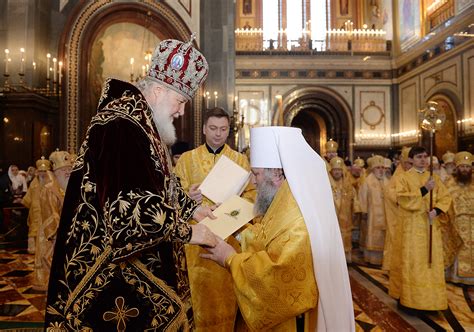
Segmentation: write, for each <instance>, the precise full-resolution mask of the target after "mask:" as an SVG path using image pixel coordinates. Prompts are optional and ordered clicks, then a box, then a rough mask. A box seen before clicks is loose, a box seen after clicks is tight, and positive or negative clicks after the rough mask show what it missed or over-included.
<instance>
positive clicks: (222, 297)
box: [174, 144, 256, 332]
mask: <svg viewBox="0 0 474 332" xmlns="http://www.w3.org/2000/svg"><path fill="white" fill-rule="evenodd" d="M222 155H225V156H226V157H228V158H229V159H231V160H232V161H234V162H235V163H237V164H238V165H240V166H241V167H243V168H244V169H246V170H250V166H249V162H248V160H247V157H246V156H244V155H243V154H241V153H238V152H237V151H234V150H232V149H231V148H230V147H229V146H228V145H224V148H223V149H222V151H221V152H220V153H219V154H217V155H215V154H212V153H210V152H209V151H208V150H207V147H206V145H205V144H203V145H201V146H199V147H198V148H196V149H194V150H191V151H188V152H185V153H184V154H183V155H182V156H181V157H180V158H179V160H178V162H177V164H176V167H175V169H174V172H175V173H176V175H177V176H178V177H179V178H180V180H181V185H182V187H183V189H184V190H185V191H186V192H187V191H188V190H189V187H190V186H191V185H192V184H196V183H202V181H203V180H204V179H205V178H206V176H207V174H209V172H210V171H211V169H212V168H213V167H214V165H215V164H216V162H217V161H218V160H219V158H220V157H221V156H222ZM255 194H256V190H255V187H254V186H253V185H252V184H249V185H248V186H247V188H246V189H245V190H244V192H243V193H242V197H244V198H247V199H248V200H250V201H252V202H253V201H254V200H255ZM212 204H213V203H212V202H211V201H210V200H209V199H207V198H206V197H203V205H212ZM231 239H232V237H231ZM229 241H232V240H229ZM229 243H230V242H229ZM231 244H232V243H231ZM234 248H236V249H238V248H239V245H238V243H234ZM185 251H186V261H187V267H188V276H189V283H190V288H191V299H192V303H193V312H194V324H195V330H196V331H206V332H208V331H209V332H211V331H216V332H220V331H232V329H233V326H234V322H235V317H236V313H237V301H236V298H235V295H234V292H233V289H232V277H231V275H230V273H229V272H228V271H227V270H226V269H224V268H223V267H221V266H219V265H218V264H216V263H214V262H213V261H210V260H207V259H203V258H201V257H199V254H201V253H204V252H205V250H204V249H202V248H201V247H199V246H195V245H189V244H188V245H186V246H185Z"/></svg>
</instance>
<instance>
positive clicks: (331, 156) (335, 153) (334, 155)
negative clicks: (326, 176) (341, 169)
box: [326, 152, 337, 160]
mask: <svg viewBox="0 0 474 332" xmlns="http://www.w3.org/2000/svg"><path fill="white" fill-rule="evenodd" d="M334 157H337V152H326V158H327V159H328V160H331V159H332V158H334Z"/></svg>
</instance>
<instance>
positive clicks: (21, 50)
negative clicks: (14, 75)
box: [20, 47, 25, 74]
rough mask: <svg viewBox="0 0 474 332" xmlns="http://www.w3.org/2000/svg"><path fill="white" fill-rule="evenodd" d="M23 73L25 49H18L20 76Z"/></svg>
mask: <svg viewBox="0 0 474 332" xmlns="http://www.w3.org/2000/svg"><path fill="white" fill-rule="evenodd" d="M24 72H25V49H24V48H23V47H22V48H20V74H23V73H24Z"/></svg>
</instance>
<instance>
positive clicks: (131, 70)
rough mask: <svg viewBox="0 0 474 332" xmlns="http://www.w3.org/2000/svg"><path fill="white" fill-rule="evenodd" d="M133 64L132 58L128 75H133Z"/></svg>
mask: <svg viewBox="0 0 474 332" xmlns="http://www.w3.org/2000/svg"><path fill="white" fill-rule="evenodd" d="M134 62H135V59H134V58H130V75H133V73H134V70H133V63H134Z"/></svg>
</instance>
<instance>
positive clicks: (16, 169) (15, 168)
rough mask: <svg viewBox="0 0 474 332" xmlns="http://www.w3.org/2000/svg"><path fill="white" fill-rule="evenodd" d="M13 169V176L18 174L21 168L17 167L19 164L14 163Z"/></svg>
mask: <svg viewBox="0 0 474 332" xmlns="http://www.w3.org/2000/svg"><path fill="white" fill-rule="evenodd" d="M11 171H12V174H13V176H17V175H18V172H19V170H18V167H17V166H15V165H13V166H12V167H11Z"/></svg>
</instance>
